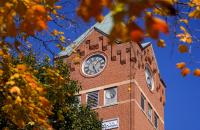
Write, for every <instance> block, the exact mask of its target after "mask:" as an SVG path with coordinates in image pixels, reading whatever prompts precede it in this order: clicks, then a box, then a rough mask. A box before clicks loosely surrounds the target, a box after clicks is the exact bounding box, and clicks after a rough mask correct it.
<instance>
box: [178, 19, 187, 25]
mask: <svg viewBox="0 0 200 130" xmlns="http://www.w3.org/2000/svg"><path fill="white" fill-rule="evenodd" d="M179 21H180V22H183V23H185V24H188V20H187V19H180V20H179Z"/></svg>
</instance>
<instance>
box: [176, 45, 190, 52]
mask: <svg viewBox="0 0 200 130" xmlns="http://www.w3.org/2000/svg"><path fill="white" fill-rule="evenodd" d="M178 49H179V52H180V53H186V52H188V47H187V46H186V45H179V47H178Z"/></svg>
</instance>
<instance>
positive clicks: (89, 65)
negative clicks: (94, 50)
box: [82, 54, 106, 76]
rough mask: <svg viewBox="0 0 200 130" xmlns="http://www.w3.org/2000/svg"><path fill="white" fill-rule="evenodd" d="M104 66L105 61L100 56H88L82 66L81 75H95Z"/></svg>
mask: <svg viewBox="0 0 200 130" xmlns="http://www.w3.org/2000/svg"><path fill="white" fill-rule="evenodd" d="M105 65H106V59H105V57H104V56H103V55H101V54H96V55H92V56H90V57H89V58H88V59H86V61H85V62H84V63H83V65H82V70H83V73H84V74H86V75H88V76H93V75H97V74H98V73H100V72H101V71H102V70H103V69H104V67H105Z"/></svg>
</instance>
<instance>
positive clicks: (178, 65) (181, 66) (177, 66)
mask: <svg viewBox="0 0 200 130" xmlns="http://www.w3.org/2000/svg"><path fill="white" fill-rule="evenodd" d="M185 67H186V64H185V62H180V63H177V64H176V68H178V69H183V68H185Z"/></svg>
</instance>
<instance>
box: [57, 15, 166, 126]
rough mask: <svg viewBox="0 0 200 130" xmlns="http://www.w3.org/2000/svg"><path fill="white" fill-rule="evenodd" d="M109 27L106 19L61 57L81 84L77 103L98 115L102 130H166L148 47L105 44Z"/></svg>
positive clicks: (162, 94) (161, 85)
mask: <svg viewBox="0 0 200 130" xmlns="http://www.w3.org/2000/svg"><path fill="white" fill-rule="evenodd" d="M112 26H113V22H112V18H111V16H110V14H108V15H107V16H106V17H105V19H104V21H103V22H101V23H96V24H95V25H94V26H92V27H91V28H90V29H88V30H87V31H86V32H85V33H84V34H82V35H81V36H80V37H78V38H77V39H76V40H75V41H74V43H72V44H71V45H69V46H68V47H67V48H66V50H65V51H63V52H61V53H60V54H59V57H62V58H63V59H64V61H65V62H67V63H68V64H69V66H70V70H71V78H72V79H74V80H78V81H79V82H80V83H81V86H82V90H81V91H80V93H79V95H78V97H79V99H80V102H81V103H82V104H86V105H88V106H89V107H91V108H92V109H94V110H96V111H97V112H98V113H99V116H100V118H102V119H103V123H102V125H103V129H104V130H164V106H165V84H164V82H163V80H162V79H161V78H160V74H159V69H158V65H157V62H156V58H155V55H154V51H153V48H152V45H151V44H150V43H143V44H140V45H138V44H136V43H133V42H127V43H122V44H118V43H119V41H117V40H116V43H115V44H109V39H108V35H109V32H110V30H111V28H112ZM73 50H76V53H73V52H74V51H73ZM77 54H78V57H79V60H78V61H76V60H72V59H77Z"/></svg>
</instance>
